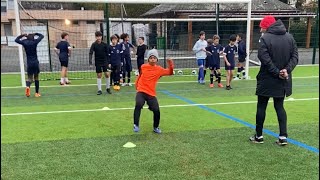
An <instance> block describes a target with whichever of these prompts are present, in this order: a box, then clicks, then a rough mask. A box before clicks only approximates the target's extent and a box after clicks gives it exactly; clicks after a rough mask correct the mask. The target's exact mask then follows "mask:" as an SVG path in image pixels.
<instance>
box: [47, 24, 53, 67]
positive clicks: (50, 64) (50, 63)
mask: <svg viewBox="0 0 320 180" xmlns="http://www.w3.org/2000/svg"><path fill="white" fill-rule="evenodd" d="M46 25H47V36H48V50H49V52H48V55H49V66H50V72H52V61H51V48H50V37H49V21H47V23H46Z"/></svg>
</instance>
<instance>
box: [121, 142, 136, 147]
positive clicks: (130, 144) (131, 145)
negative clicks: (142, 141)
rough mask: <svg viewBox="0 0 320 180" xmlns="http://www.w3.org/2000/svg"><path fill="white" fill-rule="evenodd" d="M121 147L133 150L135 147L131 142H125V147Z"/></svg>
mask: <svg viewBox="0 0 320 180" xmlns="http://www.w3.org/2000/svg"><path fill="white" fill-rule="evenodd" d="M123 147H125V148H134V147H136V145H135V144H133V143H132V142H127V143H126V144H125V145H123Z"/></svg>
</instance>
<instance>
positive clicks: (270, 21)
mask: <svg viewBox="0 0 320 180" xmlns="http://www.w3.org/2000/svg"><path fill="white" fill-rule="evenodd" d="M275 22H276V19H275V18H274V17H273V16H265V17H264V18H263V19H262V20H261V22H260V27H261V28H263V29H268V28H269V27H270V26H271V24H273V23H275Z"/></svg>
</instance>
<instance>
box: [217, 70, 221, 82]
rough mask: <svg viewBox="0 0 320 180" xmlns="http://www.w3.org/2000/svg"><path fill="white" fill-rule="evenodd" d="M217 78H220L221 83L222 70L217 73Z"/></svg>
mask: <svg viewBox="0 0 320 180" xmlns="http://www.w3.org/2000/svg"><path fill="white" fill-rule="evenodd" d="M217 79H218V83H221V73H220V72H218V73H217Z"/></svg>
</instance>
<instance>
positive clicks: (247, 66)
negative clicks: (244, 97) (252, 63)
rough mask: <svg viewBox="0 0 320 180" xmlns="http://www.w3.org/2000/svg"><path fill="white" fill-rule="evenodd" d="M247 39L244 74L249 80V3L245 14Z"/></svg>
mask: <svg viewBox="0 0 320 180" xmlns="http://www.w3.org/2000/svg"><path fill="white" fill-rule="evenodd" d="M247 14H248V15H247V33H246V34H247V35H246V36H247V37H246V54H247V57H246V69H245V73H246V77H247V78H246V79H250V76H249V60H250V58H249V55H250V41H251V39H250V33H251V1H249V2H248V13H247Z"/></svg>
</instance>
